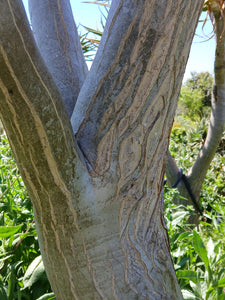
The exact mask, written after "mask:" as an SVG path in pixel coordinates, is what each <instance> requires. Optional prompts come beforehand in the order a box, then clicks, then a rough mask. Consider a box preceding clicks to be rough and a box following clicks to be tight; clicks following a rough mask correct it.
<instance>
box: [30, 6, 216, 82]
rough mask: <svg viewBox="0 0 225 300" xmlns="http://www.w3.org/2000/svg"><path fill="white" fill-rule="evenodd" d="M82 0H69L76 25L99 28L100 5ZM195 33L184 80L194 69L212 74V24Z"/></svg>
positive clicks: (213, 42)
mask: <svg viewBox="0 0 225 300" xmlns="http://www.w3.org/2000/svg"><path fill="white" fill-rule="evenodd" d="M83 1H84V0H70V2H71V7H72V10H73V15H74V18H75V22H76V25H79V24H81V25H85V26H87V27H92V28H97V27H100V28H101V26H100V25H99V20H100V18H101V11H100V7H98V6H97V5H94V4H87V3H83ZM24 3H25V6H26V3H27V0H24ZM101 9H102V8H101ZM102 11H103V12H104V9H102ZM204 18H205V15H202V16H201V19H204ZM79 28H80V30H81V28H82V27H81V26H80V27H79ZM78 30H79V29H78ZM196 33H197V35H195V37H194V40H193V43H192V47H191V52H190V55H189V60H188V64H187V67H186V72H185V75H184V80H186V79H187V78H190V74H191V72H194V71H196V72H205V71H208V72H210V73H212V74H213V68H214V54H215V38H214V37H213V38H211V39H210V40H208V41H207V39H208V38H209V37H210V36H211V35H212V25H211V22H210V20H208V21H207V22H206V25H205V26H204V31H203V30H202V23H199V25H198V27H197V30H196ZM199 36H200V37H199Z"/></svg>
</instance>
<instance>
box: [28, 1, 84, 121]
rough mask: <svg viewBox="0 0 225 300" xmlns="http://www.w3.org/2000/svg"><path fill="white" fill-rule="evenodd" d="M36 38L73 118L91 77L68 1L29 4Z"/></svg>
mask: <svg viewBox="0 0 225 300" xmlns="http://www.w3.org/2000/svg"><path fill="white" fill-rule="evenodd" d="M29 10H30V15H31V23H32V28H33V31H34V37H35V40H36V43H37V46H38V48H39V50H40V52H41V55H42V57H43V59H44V61H45V64H46V66H47V68H48V69H49V71H50V73H51V75H52V77H53V79H54V81H55V83H56V86H57V87H58V89H59V91H60V93H61V96H62V99H63V101H64V103H65V106H66V109H67V112H68V115H69V117H70V116H71V115H72V112H73V109H74V106H75V103H76V100H77V97H78V94H79V92H80V89H81V87H82V85H83V82H84V79H85V77H86V75H87V66H86V63H85V60H84V56H83V53H82V49H81V45H80V39H79V36H78V33H77V29H76V26H75V23H74V19H73V15H72V10H71V7H70V2H69V1H68V0H58V1H51V0H39V1H36V0H29Z"/></svg>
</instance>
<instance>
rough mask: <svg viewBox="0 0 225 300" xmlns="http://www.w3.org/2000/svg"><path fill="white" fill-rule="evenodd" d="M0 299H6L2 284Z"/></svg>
mask: <svg viewBox="0 0 225 300" xmlns="http://www.w3.org/2000/svg"><path fill="white" fill-rule="evenodd" d="M0 299H1V300H8V296H7V294H6V291H5V288H4V287H3V286H2V287H0Z"/></svg>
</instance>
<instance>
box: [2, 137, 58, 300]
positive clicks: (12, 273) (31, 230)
mask: <svg viewBox="0 0 225 300" xmlns="http://www.w3.org/2000/svg"><path fill="white" fill-rule="evenodd" d="M0 207H1V212H0V299H1V300H4V299H7V300H23V299H28V300H37V299H55V298H54V295H53V294H52V293H51V288H50V285H49V282H48V280H47V277H46V273H45V271H44V267H43V264H42V262H41V261H40V260H41V258H40V250H39V245H38V241H37V235H36V229H35V224H34V221H33V213H32V206H31V202H30V200H29V197H28V194H27V191H26V189H25V186H24V183H23V181H22V179H21V177H20V174H19V172H18V169H17V166H16V163H15V160H14V158H13V156H12V152H11V150H10V147H9V145H8V141H7V138H6V136H5V135H4V134H3V135H1V136H0Z"/></svg>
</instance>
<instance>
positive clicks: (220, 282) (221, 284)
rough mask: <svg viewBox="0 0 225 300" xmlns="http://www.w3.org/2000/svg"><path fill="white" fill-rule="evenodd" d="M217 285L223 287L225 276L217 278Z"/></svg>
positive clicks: (224, 285)
mask: <svg viewBox="0 0 225 300" xmlns="http://www.w3.org/2000/svg"><path fill="white" fill-rule="evenodd" d="M217 287H225V278H222V279H220V280H218V282H217Z"/></svg>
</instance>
